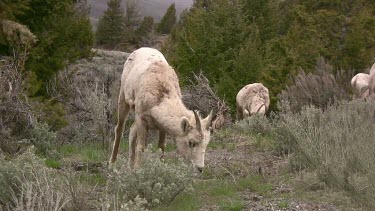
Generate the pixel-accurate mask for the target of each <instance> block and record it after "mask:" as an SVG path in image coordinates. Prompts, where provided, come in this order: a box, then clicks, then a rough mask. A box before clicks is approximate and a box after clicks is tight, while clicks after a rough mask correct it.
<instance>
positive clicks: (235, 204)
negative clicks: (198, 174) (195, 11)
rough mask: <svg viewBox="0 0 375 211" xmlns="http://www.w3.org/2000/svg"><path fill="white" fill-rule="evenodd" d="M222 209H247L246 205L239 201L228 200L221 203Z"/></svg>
mask: <svg viewBox="0 0 375 211" xmlns="http://www.w3.org/2000/svg"><path fill="white" fill-rule="evenodd" d="M220 207H221V208H223V209H224V210H228V211H240V210H242V209H243V208H245V203H244V201H243V200H239V199H227V200H224V201H223V202H221V203H220Z"/></svg>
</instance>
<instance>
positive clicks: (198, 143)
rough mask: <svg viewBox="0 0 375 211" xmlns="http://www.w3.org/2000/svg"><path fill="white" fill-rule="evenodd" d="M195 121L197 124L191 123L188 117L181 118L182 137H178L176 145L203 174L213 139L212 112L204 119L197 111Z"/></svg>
mask: <svg viewBox="0 0 375 211" xmlns="http://www.w3.org/2000/svg"><path fill="white" fill-rule="evenodd" d="M194 119H195V122H190V121H189V119H188V118H187V117H182V118H181V123H180V127H181V130H182V135H181V136H178V137H176V144H177V150H178V152H179V153H180V154H181V155H182V156H184V157H185V158H187V159H189V160H191V162H192V163H193V165H194V166H195V167H196V168H197V169H198V170H199V171H200V172H202V170H203V168H204V156H205V153H206V148H207V145H208V143H209V142H210V137H211V123H212V111H211V112H210V114H209V115H208V116H207V117H206V118H204V119H202V118H201V117H200V115H199V113H198V112H197V111H194Z"/></svg>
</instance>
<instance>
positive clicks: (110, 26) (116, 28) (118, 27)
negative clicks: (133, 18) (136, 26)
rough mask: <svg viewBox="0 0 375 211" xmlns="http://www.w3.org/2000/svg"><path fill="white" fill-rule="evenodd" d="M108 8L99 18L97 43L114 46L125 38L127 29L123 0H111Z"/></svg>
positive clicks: (109, 46) (108, 46)
mask: <svg viewBox="0 0 375 211" xmlns="http://www.w3.org/2000/svg"><path fill="white" fill-rule="evenodd" d="M107 5H108V8H107V10H106V11H105V12H104V14H103V16H102V17H101V18H100V19H99V22H98V28H97V31H96V44H97V45H99V46H100V45H102V46H104V47H107V48H114V47H115V46H116V45H118V44H119V43H120V42H121V40H122V39H123V35H124V30H125V11H124V9H123V8H122V7H121V0H110V1H108V3H107Z"/></svg>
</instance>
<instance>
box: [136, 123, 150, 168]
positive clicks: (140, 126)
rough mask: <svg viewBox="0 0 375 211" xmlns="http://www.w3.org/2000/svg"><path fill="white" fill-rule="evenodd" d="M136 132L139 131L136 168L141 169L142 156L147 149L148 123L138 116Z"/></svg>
mask: <svg viewBox="0 0 375 211" xmlns="http://www.w3.org/2000/svg"><path fill="white" fill-rule="evenodd" d="M135 124H136V127H137V128H136V131H137V138H136V140H137V143H136V145H137V146H136V149H135V156H134V168H139V167H140V165H141V154H142V152H143V151H144V150H145V148H146V138H147V122H146V121H144V120H142V118H141V117H139V116H136V118H135Z"/></svg>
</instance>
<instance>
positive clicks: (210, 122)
mask: <svg viewBox="0 0 375 211" xmlns="http://www.w3.org/2000/svg"><path fill="white" fill-rule="evenodd" d="M207 117H208V119H207V125H206V130H208V129H209V128H210V126H211V124H212V117H213V116H212V110H211V111H210V114H208V116H207Z"/></svg>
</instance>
